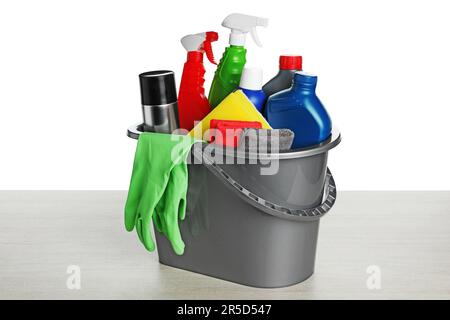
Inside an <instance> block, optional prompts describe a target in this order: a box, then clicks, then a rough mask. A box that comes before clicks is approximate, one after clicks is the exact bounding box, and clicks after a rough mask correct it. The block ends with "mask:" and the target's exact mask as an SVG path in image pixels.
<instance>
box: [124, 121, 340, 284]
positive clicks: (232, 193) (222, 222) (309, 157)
mask: <svg viewBox="0 0 450 320" xmlns="http://www.w3.org/2000/svg"><path fill="white" fill-rule="evenodd" d="M141 132H142V131H141V127H140V126H139V125H136V126H132V127H130V128H129V129H128V136H129V137H131V138H134V139H137V138H138V137H139V134H140V133H141ZM340 140H341V136H340V133H339V132H338V130H337V129H336V128H334V129H333V132H332V134H331V136H330V138H329V139H328V140H327V141H325V142H324V143H321V144H320V145H317V146H314V147H311V148H307V149H301V150H294V151H291V152H283V153H277V154H273V153H272V154H257V155H256V154H248V153H246V154H237V153H236V152H233V153H232V154H230V151H224V150H223V149H214V150H213V152H212V153H213V154H214V153H216V154H215V158H214V159H217V154H220V155H221V156H226V155H228V156H229V157H231V158H234V159H237V158H242V159H241V160H242V162H244V163H243V164H217V163H216V161H214V160H213V159H211V157H209V156H207V154H210V152H204V151H205V150H204V149H205V146H203V147H202V148H199V147H196V145H194V148H192V151H191V157H190V160H191V164H189V165H188V170H189V187H188V194H187V209H186V218H185V219H184V220H183V221H180V223H179V225H180V231H181V235H182V238H183V240H184V242H185V244H186V248H185V252H184V254H183V255H182V256H178V255H176V254H175V253H174V252H173V250H172V247H171V245H170V243H169V241H168V240H167V239H166V238H165V236H163V235H162V234H160V233H159V232H157V231H156V230H155V237H156V243H157V250H158V256H159V261H160V263H162V264H165V265H169V266H172V267H176V268H180V269H184V270H189V271H193V272H197V273H201V274H205V275H208V276H212V277H216V278H220V279H224V280H228V281H232V282H236V283H240V284H244V285H248V286H253V287H261V288H276V287H285V286H290V285H293V284H296V283H299V282H302V281H304V280H306V279H307V278H309V277H310V276H311V275H312V274H313V272H314V263H315V256H316V245H317V237H318V231H319V220H320V218H321V217H323V216H324V215H325V214H326V213H327V212H328V211H329V210H330V209H331V207H332V206H333V204H334V202H335V200H336V185H335V182H334V179H333V177H332V175H331V172H330V171H329V170H328V169H327V155H328V151H329V150H330V149H331V148H334V147H335V146H336V145H338V144H339V142H340ZM195 161H197V162H201V163H199V164H195ZM275 161H276V162H277V163H278V170H277V172H276V173H275V174H273V175H261V168H262V167H266V168H269V167H270V166H271V165H273V163H274V162H275Z"/></svg>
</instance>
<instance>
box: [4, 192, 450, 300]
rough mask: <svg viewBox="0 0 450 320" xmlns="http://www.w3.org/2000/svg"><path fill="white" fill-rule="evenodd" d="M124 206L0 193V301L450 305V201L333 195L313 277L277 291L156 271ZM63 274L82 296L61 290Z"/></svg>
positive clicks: (449, 197)
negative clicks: (74, 277)
mask: <svg viewBox="0 0 450 320" xmlns="http://www.w3.org/2000/svg"><path fill="white" fill-rule="evenodd" d="M125 198H126V192H125V191H1V192H0V299H116V298H118V299H202V298H203V299H334V298H337V299H355V298H358V299H397V298H399V299H401V298H405V299H432V298H436V299H450V192H340V193H339V195H338V200H337V203H336V205H335V207H334V208H333V210H332V211H331V212H330V213H329V214H328V215H327V216H326V217H324V218H323V219H322V221H321V228H320V235H319V242H318V248H317V260H316V271H315V274H314V275H313V276H312V277H311V278H310V279H308V280H307V281H305V282H303V283H301V284H298V285H295V286H291V287H288V288H282V289H256V288H249V287H245V286H242V285H238V284H234V283H230V282H226V281H222V280H217V279H214V278H211V277H207V276H203V275H199V274H195V273H191V272H187V271H183V270H178V269H174V268H171V267H167V266H163V265H160V264H159V263H158V259H157V254H156V253H151V254H149V253H147V252H146V251H145V250H144V249H143V247H142V246H141V245H140V244H139V242H138V239H137V236H136V234H135V233H134V232H133V233H128V232H126V231H125V230H124V226H123V205H124V201H125ZM70 265H76V266H79V267H80V271H81V277H80V280H81V282H80V283H81V288H80V289H79V290H77V289H68V287H67V283H66V282H67V279H68V277H69V276H70V274H67V268H68V266H70ZM369 266H374V267H372V269H371V268H369V271H370V272H374V271H375V272H377V270H378V271H380V277H379V278H376V279H375V278H373V277H376V276H377V275H376V274H372V276H371V275H370V274H368V273H367V268H368V267H369ZM369 277H372V278H370V279H369V280H373V279H375V280H377V279H379V280H380V282H379V283H380V285H381V288H379V289H376V288H373V286H374V285H371V286H370V287H371V289H369V288H368V286H367V282H368V278H369ZM369 282H370V283H372V284H376V283H377V281H375V282H371V281H369ZM370 283H369V284H370ZM375 286H376V285H375Z"/></svg>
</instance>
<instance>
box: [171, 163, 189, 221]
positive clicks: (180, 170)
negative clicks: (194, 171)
mask: <svg viewBox="0 0 450 320" xmlns="http://www.w3.org/2000/svg"><path fill="white" fill-rule="evenodd" d="M171 176H172V177H173V178H172V179H171V181H173V186H172V192H173V194H174V197H176V198H177V199H179V201H178V210H177V212H178V217H179V218H180V219H181V220H184V218H185V216H186V194H187V189H188V172H187V165H186V164H185V163H182V164H179V165H177V166H175V167H174V168H173V169H172V172H171Z"/></svg>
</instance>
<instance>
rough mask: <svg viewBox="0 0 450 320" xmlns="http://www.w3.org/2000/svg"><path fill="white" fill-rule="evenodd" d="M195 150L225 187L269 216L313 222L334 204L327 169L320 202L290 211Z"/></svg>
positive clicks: (334, 186) (334, 195)
mask: <svg viewBox="0 0 450 320" xmlns="http://www.w3.org/2000/svg"><path fill="white" fill-rule="evenodd" d="M195 149H196V148H192V151H193V153H194V156H196V157H198V156H200V157H202V158H203V164H205V165H206V167H207V168H208V169H210V171H211V172H212V173H213V174H215V175H216V176H217V177H219V178H220V179H221V180H224V181H225V182H226V183H225V185H227V186H228V187H230V188H231V189H232V190H234V191H235V192H236V193H237V195H238V196H239V197H241V198H242V199H243V200H245V201H246V202H247V203H249V204H251V205H252V206H254V207H256V208H258V209H259V210H262V211H264V212H266V213H268V214H270V215H273V216H276V217H279V218H282V219H288V220H294V221H315V220H318V219H320V218H321V217H323V216H324V215H325V214H326V213H327V212H328V211H330V209H331V208H332V207H333V205H334V203H335V202H336V195H337V191H336V184H335V182H334V178H333V175H332V174H331V171H330V169H328V168H327V173H326V177H325V184H324V192H323V198H322V202H321V203H320V204H319V205H317V206H316V207H313V208H307V209H292V208H287V207H284V206H281V205H278V204H275V203H272V202H270V201H267V200H265V199H264V198H262V197H259V196H257V195H255V194H254V193H252V192H251V191H250V190H248V189H246V188H244V187H243V186H242V185H240V184H239V183H238V182H237V181H236V180H234V179H233V178H231V177H230V176H229V175H228V174H227V173H226V172H225V171H224V170H223V169H222V168H221V167H219V166H218V165H217V164H216V163H215V162H214V161H213V160H212V159H211V158H209V157H207V156H206V155H205V154H203V155H199V154H196V153H197V152H196V150H195Z"/></svg>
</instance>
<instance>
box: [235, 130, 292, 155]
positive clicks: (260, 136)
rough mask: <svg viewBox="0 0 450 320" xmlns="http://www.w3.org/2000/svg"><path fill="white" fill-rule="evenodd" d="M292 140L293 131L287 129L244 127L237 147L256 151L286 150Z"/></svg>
mask: <svg viewBox="0 0 450 320" xmlns="http://www.w3.org/2000/svg"><path fill="white" fill-rule="evenodd" d="M293 141H294V132H293V131H292V130H289V129H269V130H268V129H254V128H249V129H245V130H244V131H243V132H242V135H241V138H240V139H239V145H238V149H240V150H245V151H251V152H258V151H261V149H262V148H264V150H265V151H268V152H270V151H275V152H278V151H287V150H289V149H291V146H292V142H293Z"/></svg>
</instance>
